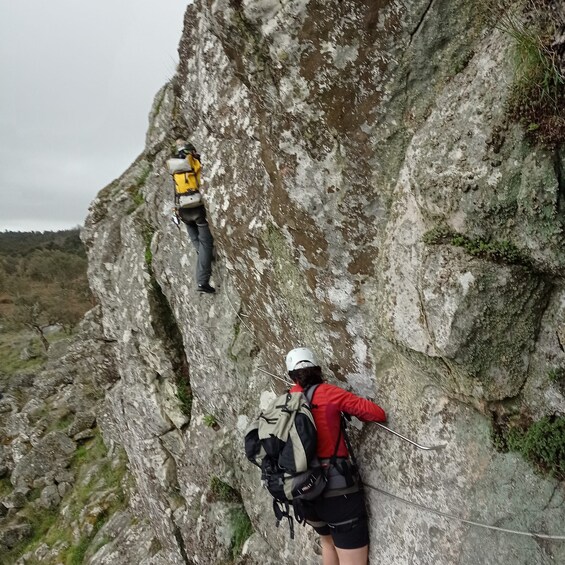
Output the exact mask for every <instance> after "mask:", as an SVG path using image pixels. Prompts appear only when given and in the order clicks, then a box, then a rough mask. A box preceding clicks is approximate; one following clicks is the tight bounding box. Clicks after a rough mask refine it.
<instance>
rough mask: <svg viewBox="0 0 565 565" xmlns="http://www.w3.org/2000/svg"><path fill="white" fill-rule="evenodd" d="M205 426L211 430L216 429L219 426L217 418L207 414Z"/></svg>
mask: <svg viewBox="0 0 565 565" xmlns="http://www.w3.org/2000/svg"><path fill="white" fill-rule="evenodd" d="M204 425H205V426H208V427H209V428H215V427H217V426H218V420H216V417H215V416H214V415H213V414H206V415H205V416H204Z"/></svg>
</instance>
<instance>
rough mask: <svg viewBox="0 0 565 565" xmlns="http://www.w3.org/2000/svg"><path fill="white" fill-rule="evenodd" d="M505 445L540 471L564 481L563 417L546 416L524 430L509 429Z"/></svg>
mask: <svg viewBox="0 0 565 565" xmlns="http://www.w3.org/2000/svg"><path fill="white" fill-rule="evenodd" d="M507 445H508V449H510V450H511V451H517V452H519V453H521V454H522V455H523V456H524V458H525V459H527V460H528V461H530V462H531V463H533V464H534V465H536V466H537V467H538V468H539V469H540V470H542V471H544V472H546V473H549V474H550V475H552V476H554V477H556V478H557V479H559V480H565V418H564V417H557V416H546V417H545V418H542V419H541V420H538V421H537V422H534V423H533V424H531V425H530V426H529V427H527V428H525V429H523V428H511V429H510V430H509V432H508V437H507Z"/></svg>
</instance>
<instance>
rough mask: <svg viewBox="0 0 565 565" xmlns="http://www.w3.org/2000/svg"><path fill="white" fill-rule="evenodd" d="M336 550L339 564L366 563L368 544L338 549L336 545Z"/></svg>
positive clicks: (363, 564)
mask: <svg viewBox="0 0 565 565" xmlns="http://www.w3.org/2000/svg"><path fill="white" fill-rule="evenodd" d="M336 551H337V554H338V556H339V562H338V563H339V565H367V562H368V559H369V546H368V545H366V546H365V547H359V548H358V549H340V548H339V547H336ZM322 555H323V554H322ZM324 565H325V562H324Z"/></svg>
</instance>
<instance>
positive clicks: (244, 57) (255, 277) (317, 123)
mask: <svg viewBox="0 0 565 565" xmlns="http://www.w3.org/2000/svg"><path fill="white" fill-rule="evenodd" d="M486 20H487V18H486V17H485V13H484V9H483V3H482V2H467V3H464V5H459V4H457V3H453V2H451V3H449V2H444V1H442V0H440V1H436V2H429V1H421V0H408V1H406V2H403V3H399V2H396V1H394V0H391V1H386V0H385V1H382V2H375V1H368V0H367V1H365V0H356V1H353V0H343V1H339V2H338V1H337V0H332V1H329V2H328V1H325V2H322V1H320V0H309V1H308V0H296V1H292V2H279V1H276V0H273V1H270V0H244V1H235V0H201V1H197V2H196V3H195V4H194V5H192V6H189V8H188V10H187V13H186V18H185V29H184V33H183V37H182V39H181V43H180V48H179V51H180V65H179V69H178V72H177V75H176V76H175V77H174V79H173V80H172V81H171V83H170V84H167V85H166V86H165V87H163V89H162V90H161V91H160V92H159V93H158V94H157V96H156V99H155V104H154V107H153V110H152V112H151V115H150V124H149V130H148V133H147V138H146V147H145V150H144V151H143V153H142V154H141V155H140V157H139V158H138V159H137V160H136V161H135V163H133V164H132V166H131V167H130V168H129V169H128V170H127V171H126V172H125V173H124V175H123V176H122V177H121V178H120V179H118V180H117V181H115V182H113V183H112V184H111V185H109V186H108V187H106V188H105V189H104V190H102V191H101V192H100V194H99V195H98V197H97V198H96V200H95V201H94V202H93V204H92V207H91V210H90V214H89V217H88V219H87V222H86V226H85V229H84V232H83V239H84V241H85V243H86V245H87V248H88V254H89V265H90V266H89V278H90V281H91V286H92V289H93V291H94V293H95V295H96V297H97V299H98V301H99V302H100V307H101V310H102V324H103V332H104V337H105V339H106V340H108V341H109V342H112V348H111V351H112V353H111V357H112V363H113V364H114V365H115V367H116V370H117V372H118V374H119V379H118V380H117V381H116V382H115V383H113V384H112V385H111V386H109V387H108V388H107V392H106V398H105V401H104V409H103V410H102V413H101V414H99V415H98V423H99V425H100V426H101V427H102V429H103V430H104V433H105V435H106V436H107V437H108V438H111V440H112V441H113V442H115V443H116V444H119V445H122V446H123V447H124V448H125V451H126V453H127V457H128V459H129V466H130V471H131V473H132V474H133V475H134V477H135V481H136V491H137V493H138V500H137V506H136V511H137V512H138V513H140V514H141V515H143V517H144V519H145V520H147V522H148V524H149V526H150V527H151V528H152V530H153V532H154V533H155V536H156V537H157V538H158V540H159V542H158V545H153V546H152V547H153V549H154V551H153V552H152V553H151V555H152V557H151V559H152V560H153V561H150V562H151V563H178V564H189V563H199V564H217V563H227V562H232V561H233V562H240V563H257V564H259V563H261V564H270V563H272V564H275V563H281V562H288V563H300V564H303V565H307V564H313V563H317V562H318V559H319V558H318V556H317V555H316V551H317V549H316V545H315V543H313V540H314V537H313V535H312V533H311V532H310V531H309V530H308V529H300V531H299V533H298V535H297V539H296V540H295V541H293V542H292V541H290V540H289V539H288V533H287V531H286V530H285V528H279V529H275V528H274V518H273V515H272V512H271V509H270V499H269V498H268V496H267V495H266V494H265V492H264V491H263V490H261V488H260V486H259V477H258V473H257V472H256V470H254V469H252V468H251V467H250V465H249V464H248V463H247V461H246V460H245V458H244V455H243V449H242V438H243V434H244V430H245V428H246V426H247V424H248V422H249V421H250V419H251V418H253V417H254V416H255V415H256V414H257V411H258V405H259V398H260V397H261V395H262V394H264V395H265V394H267V395H268V394H274V393H276V392H279V391H281V390H282V389H283V388H284V385H283V383H281V382H280V380H278V379H273V378H272V377H271V376H269V375H268V374H266V373H265V372H263V371H264V370H267V371H269V372H270V373H274V374H277V375H280V376H281V377H283V376H284V372H283V371H284V364H283V358H284V354H285V353H286V351H287V350H288V349H290V348H292V347H294V346H297V345H309V346H311V347H312V348H313V349H314V350H315V351H316V352H317V354H318V355H319V357H320V358H321V359H322V360H323V368H324V371H325V374H326V375H327V376H328V378H329V380H330V381H334V382H337V383H339V384H340V385H341V386H344V387H347V388H349V389H351V390H353V391H354V392H357V393H359V394H362V395H365V396H369V397H371V398H374V399H375V400H376V401H377V402H378V403H379V404H380V405H382V406H383V407H384V408H385V409H386V410H387V412H388V414H389V423H390V426H391V427H392V428H393V429H397V430H398V431H400V432H401V433H404V434H405V435H407V436H408V437H410V438H412V439H414V440H416V441H418V442H420V443H423V444H431V445H437V444H445V447H444V448H443V449H441V450H437V451H431V452H424V451H420V450H418V449H416V448H414V447H413V446H411V445H409V444H407V443H405V442H402V441H401V440H399V439H398V438H397V437H394V436H392V435H390V434H387V433H386V432H385V431H383V430H381V429H378V428H377V427H375V426H374V425H371V424H367V425H364V426H363V427H362V429H361V430H360V431H359V433H355V438H354V439H355V442H356V444H357V446H358V451H359V459H360V461H361V467H362V474H363V478H364V481H365V482H366V483H368V484H370V485H373V486H376V487H378V489H380V490H378V491H376V490H368V491H367V501H368V506H369V512H370V517H371V548H370V554H371V562H374V563H377V562H387V563H394V564H399V565H400V564H405V563H418V564H445V565H448V564H453V563H458V564H461V565H472V564H476V563H489V564H503V563H513V564H519V565H532V564H542V563H548V562H562V561H564V560H565V544H563V542H559V541H551V540H548V541H547V542H544V543H543V544H541V543H539V542H538V541H536V540H535V539H534V538H532V537H528V536H519V535H515V534H510V533H503V532H499V531H493V530H485V529H481V528H478V527H473V526H469V525H468V524H465V523H463V522H461V521H459V520H458V519H457V518H450V519H447V518H445V517H440V516H438V515H436V514H434V513H433V512H430V511H426V510H423V509H422V508H421V506H425V507H427V508H431V509H435V510H438V511H441V512H445V513H448V514H450V515H455V516H456V517H460V518H464V519H467V520H472V521H475V522H481V523H484V524H492V525H496V526H498V527H502V528H506V529H511V530H520V531H524V532H537V533H545V534H556V535H564V532H563V531H562V524H563V523H564V518H565V505H564V493H565V491H564V489H563V483H562V482H559V481H558V480H557V479H555V478H552V477H551V476H549V475H543V474H540V473H539V472H538V471H536V469H534V467H533V466H532V465H531V464H530V463H528V462H527V461H525V460H524V459H523V458H522V457H521V456H520V455H518V454H517V453H514V452H504V450H500V449H497V446H496V445H495V444H494V442H493V439H492V438H493V427H492V422H495V423H497V422H498V423H500V422H501V421H506V419H509V418H514V417H519V418H523V419H526V420H528V419H529V420H530V421H535V420H539V419H540V418H542V417H544V416H550V415H554V414H563V412H564V411H565V398H564V396H563V386H562V383H560V382H559V379H550V378H549V377H548V375H549V374H553V375H556V374H561V373H556V371H558V370H559V371H560V370H561V367H563V364H564V363H565V353H564V347H563V344H564V343H565V306H564V305H565V289H564V285H563V273H564V272H565V271H564V268H565V254H564V251H563V250H564V249H565V247H564V246H563V243H564V241H563V240H564V237H563V222H564V220H565V215H564V208H563V201H562V199H563V194H564V190H565V187H564V184H563V170H564V167H565V163H564V153H563V151H562V150H559V149H547V148H545V149H544V148H542V147H539V146H535V145H532V144H530V143H529V142H528V141H527V139H526V132H525V131H524V129H523V128H522V127H521V126H520V125H519V124H516V123H513V122H512V120H511V119H509V117H508V114H507V112H506V110H505V108H506V104H507V101H508V99H509V97H510V95H511V85H512V81H513V76H514V72H515V69H514V66H513V65H514V63H513V61H514V58H513V56H512V50H513V43H512V39H511V37H510V36H509V35H508V34H505V33H504V32H503V31H500V30H499V29H497V28H496V27H493V26H489V25H488V24H487V23H485V22H486ZM183 134H184V135H188V136H189V138H190V140H191V141H192V142H193V143H194V144H195V145H196V146H197V147H198V149H199V150H200V151H201V152H202V156H203V165H204V171H205V175H204V177H205V178H204V181H205V184H204V193H205V200H206V207H207V210H208V215H209V220H210V224H211V227H212V230H213V233H214V237H215V240H216V246H217V260H216V262H215V265H214V272H213V282H214V283H215V285H216V286H217V288H218V293H217V294H216V295H215V296H208V295H199V294H198V293H197V292H196V291H195V282H194V264H195V253H194V251H193V250H192V248H191V247H190V245H189V242H188V239H187V237H186V233H185V232H184V229H183V228H182V226H181V228H177V227H176V226H175V225H174V224H173V223H172V222H171V221H170V211H171V206H172V202H171V192H172V187H171V180H170V178H169V177H168V175H167V174H166V172H165V167H164V163H165V160H166V159H167V158H168V157H169V155H170V151H171V142H172V140H174V138H175V136H177V135H183ZM434 233H435V234H438V233H441V234H443V235H442V237H433V234H434ZM430 234H432V235H430ZM489 245H490V247H489ZM262 369H263V370H262ZM552 371H553V373H552ZM265 391H267V393H265ZM212 423H213V425H211V424H212ZM76 426H77V427H76V429H77V431H78V429H79V427H82V424H81V423H80V422H77V423H76ZM561 441H562V442H563V438H561ZM218 484H222V485H225V486H226V487H228V485H229V487H231V489H233V491H234V492H235V493H236V494H235V495H233V496H231V497H229V496H224V495H222V494H219V493H218V492H217V488H216V489H215V488H214V485H218ZM229 487H228V488H229ZM230 492H231V491H230ZM391 495H395V496H397V497H401V498H402V499H405V500H406V501H409V502H413V503H417V504H418V505H421V506H419V507H417V506H414V505H411V504H409V503H407V502H404V501H402V500H399V499H398V498H394V497H392V496H391ZM246 514H247V515H248V516H249V518H250V520H251V523H252V526H253V531H254V533H253V534H252V535H251V537H250V538H249V539H248V541H247V542H246V543H245V545H244V546H243V548H241V547H240V545H238V541H237V540H238V539H240V538H241V537H242V536H241V535H240V533H241V531H244V530H245V528H246V527H247V517H246ZM238 536H239V537H238ZM243 537H245V536H243ZM241 551H242V554H243V555H242V556H240V553H241ZM112 555H114V557H113V558H112V557H111V556H112ZM115 555H117V554H112V553H111V552H110V550H108V552H107V554H106V555H105V556H102V554H100V556H99V557H100V559H102V558H103V557H104V559H105V560H104V561H99V562H100V563H102V562H111V561H114V562H116V561H115V560H116V559H118V558H117V557H115ZM132 559H134V558H132ZM121 562H124V563H126V562H129V561H127V558H126V557H123V558H122V561H121ZM132 562H133V561H132ZM148 562H149V561H148Z"/></svg>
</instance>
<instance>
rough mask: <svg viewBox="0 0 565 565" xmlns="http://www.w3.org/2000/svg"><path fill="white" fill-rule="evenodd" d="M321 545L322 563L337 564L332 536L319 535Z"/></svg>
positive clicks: (326, 564)
mask: <svg viewBox="0 0 565 565" xmlns="http://www.w3.org/2000/svg"><path fill="white" fill-rule="evenodd" d="M320 544H321V545H322V565H339V559H338V557H337V553H336V551H335V545H334V542H333V540H332V536H320Z"/></svg>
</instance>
